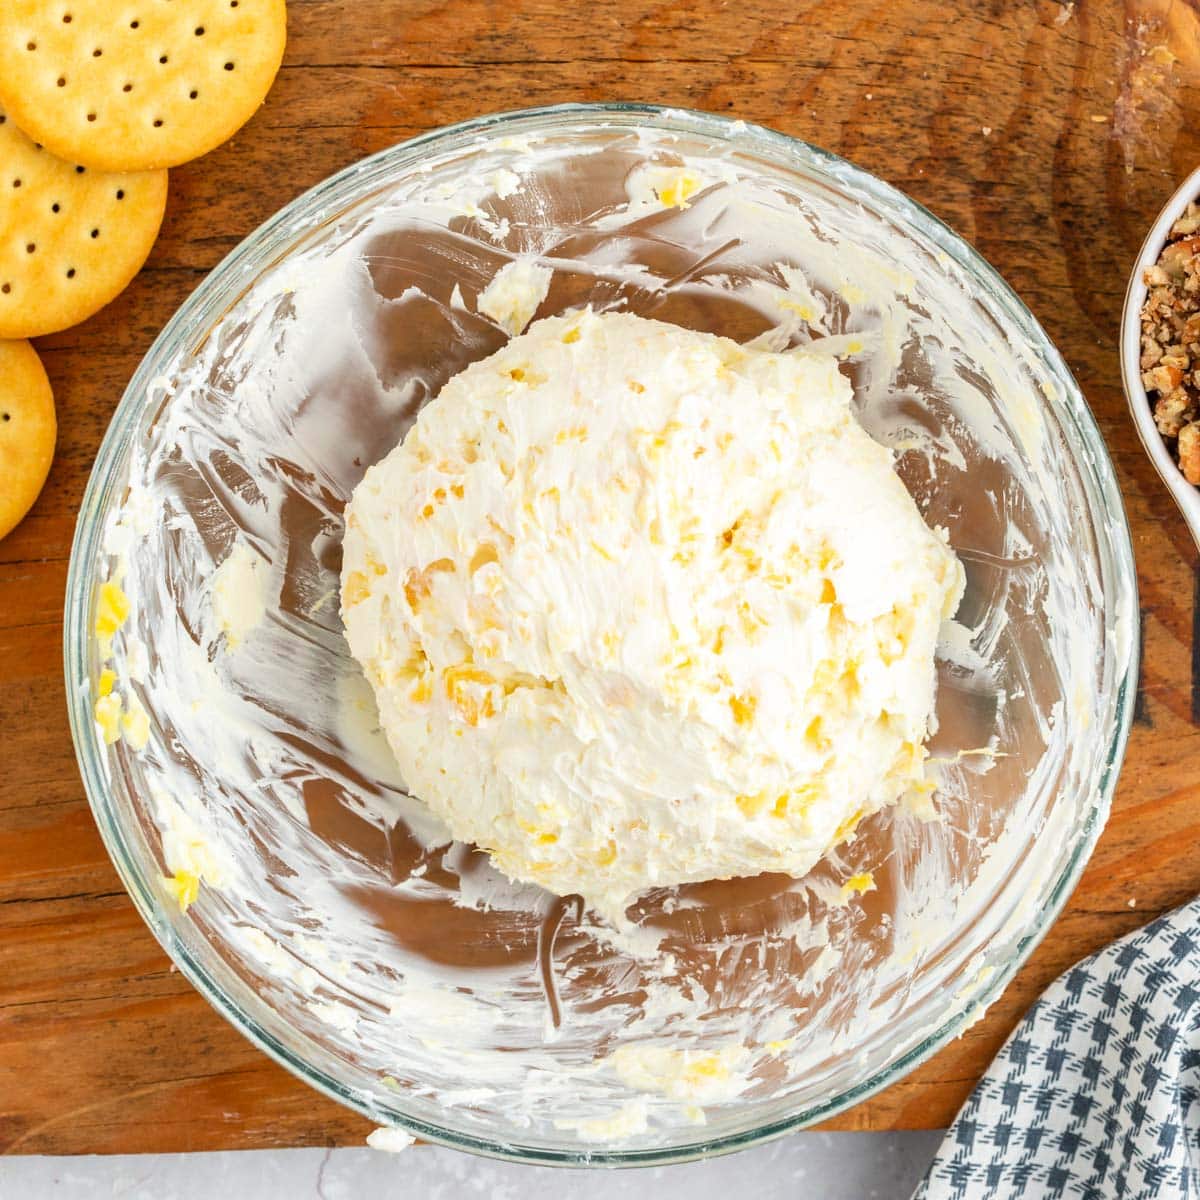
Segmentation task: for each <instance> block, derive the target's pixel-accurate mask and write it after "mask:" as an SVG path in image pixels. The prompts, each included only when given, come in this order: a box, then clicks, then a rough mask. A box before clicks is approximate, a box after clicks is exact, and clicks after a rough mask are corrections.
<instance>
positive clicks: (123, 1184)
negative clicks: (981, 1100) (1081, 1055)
mask: <svg viewBox="0 0 1200 1200" xmlns="http://www.w3.org/2000/svg"><path fill="white" fill-rule="evenodd" d="M941 1138H942V1134H941V1133H940V1132H937V1131H926V1132H891V1133H818V1132H803V1133H797V1134H793V1135H791V1136H790V1137H786V1138H782V1139H780V1140H779V1141H775V1142H771V1143H769V1144H768V1145H766V1146H758V1147H756V1148H755V1149H753V1150H746V1151H743V1152H742V1153H740V1154H733V1155H727V1156H726V1157H724V1158H719V1159H713V1160H711V1161H708V1162H699V1163H689V1164H686V1165H683V1166H676V1167H656V1168H646V1169H642V1170H624V1171H612V1170H591V1171H563V1170H560V1169H552V1168H548V1167H522V1166H516V1165H513V1164H511V1163H500V1162H492V1161H489V1160H485V1159H481V1158H474V1157H471V1156H470V1155H466V1154H460V1153H457V1152H455V1151H452V1150H444V1149H441V1148H437V1147H432V1146H414V1147H412V1148H410V1149H408V1150H405V1151H403V1152H402V1153H400V1154H385V1153H382V1152H380V1151H376V1150H369V1149H367V1148H365V1147H364V1148H362V1149H341V1150H242V1151H223V1152H220V1153H210V1154H125V1155H90V1156H86V1157H50V1156H43V1155H29V1156H18V1155H14V1156H10V1157H7V1158H0V1200H100V1198H105V1200H211V1198H213V1197H218V1198H221V1200H226V1198H227V1200H242V1198H243V1197H245V1198H249V1200H310V1198H311V1200H376V1198H379V1200H383V1198H384V1197H386V1198H387V1200H409V1198H410V1197H411V1198H412V1200H418V1198H419V1200H458V1197H484V1198H485V1200H551V1198H553V1200H626V1198H631V1197H643V1196H645V1197H653V1200H730V1197H731V1196H733V1195H736V1194H738V1193H742V1194H747V1193H748V1194H752V1195H753V1197H754V1200H785V1198H786V1200H808V1198H809V1197H820V1200H907V1198H908V1197H909V1196H911V1194H912V1191H913V1188H915V1187H916V1185H917V1183H918V1182H919V1180H920V1178H921V1176H922V1175H923V1174H924V1172H925V1169H926V1167H927V1166H928V1165H929V1162H930V1160H931V1158H932V1157H933V1153H934V1150H935V1149H936V1148H937V1145H938V1143H939V1141H940V1140H941Z"/></svg>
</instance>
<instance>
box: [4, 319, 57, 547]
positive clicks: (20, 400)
mask: <svg viewBox="0 0 1200 1200" xmlns="http://www.w3.org/2000/svg"><path fill="white" fill-rule="evenodd" d="M57 430H58V426H57V424H56V422H55V419H54V395H53V393H52V392H51V391H50V380H49V379H47V378H46V370H45V368H44V367H43V366H42V360H41V359H40V358H38V356H37V352H36V351H35V350H34V348H33V347H32V346H31V345H30V344H29V343H28V342H0V538H2V537H4V536H5V535H6V534H7V533H9V532H10V531H11V530H12V528H13V527H14V526H15V525H16V524H17V522H18V521H20V519H21V518H22V517H23V516H24V515H25V514H26V513H27V512H28V511H29V510H30V508H32V507H33V502H34V501H35V500H36V499H37V498H38V493H39V492H40V491H41V490H42V484H43V483H45V482H46V476H47V474H48V473H49V471H50V461H51V459H53V457H54V438H55V434H56V433H57Z"/></svg>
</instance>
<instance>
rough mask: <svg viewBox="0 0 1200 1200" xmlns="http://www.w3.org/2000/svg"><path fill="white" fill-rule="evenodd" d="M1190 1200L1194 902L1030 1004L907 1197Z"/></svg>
mask: <svg viewBox="0 0 1200 1200" xmlns="http://www.w3.org/2000/svg"><path fill="white" fill-rule="evenodd" d="M1015 1196H1020V1197H1022V1200H1041V1198H1043V1197H1064V1198H1070V1200H1200V899H1197V900H1194V901H1192V903H1191V904H1185V905H1184V906H1183V907H1182V908H1179V909H1176V910H1175V911H1174V912H1172V913H1168V914H1167V915H1166V916H1163V917H1160V918H1159V919H1158V920H1156V921H1152V922H1151V923H1150V924H1149V925H1147V926H1146V927H1145V928H1144V929H1141V930H1139V931H1138V932H1137V933H1133V934H1130V935H1129V936H1128V937H1126V938H1122V939H1121V940H1120V941H1119V942H1116V943H1114V944H1113V945H1111V946H1109V947H1107V948H1106V949H1104V950H1101V951H1100V953H1099V954H1095V955H1093V956H1092V957H1091V958H1088V959H1085V960H1084V961H1083V962H1081V963H1080V964H1079V965H1078V966H1076V967H1073V968H1072V969H1071V970H1070V971H1068V972H1067V973H1066V974H1065V975H1063V976H1062V977H1061V978H1059V979H1058V980H1057V981H1056V982H1055V983H1054V984H1053V985H1052V986H1051V987H1050V988H1049V989H1048V990H1047V991H1046V993H1045V995H1044V996H1042V998H1041V999H1040V1000H1039V1001H1038V1002H1037V1003H1036V1004H1035V1005H1034V1006H1033V1008H1032V1009H1030V1011H1029V1013H1028V1015H1027V1016H1026V1017H1025V1019H1024V1021H1022V1022H1021V1024H1020V1025H1019V1026H1018V1028H1017V1030H1016V1032H1015V1033H1014V1034H1013V1035H1012V1037H1011V1038H1009V1040H1008V1042H1007V1044H1006V1045H1005V1047H1004V1049H1003V1050H1001V1051H1000V1053H999V1055H997V1057H996V1061H995V1062H993V1063H992V1065H991V1067H990V1068H989V1069H988V1073H987V1074H986V1075H985V1076H984V1078H983V1080H982V1081H981V1082H980V1084H979V1086H978V1087H977V1088H976V1089H975V1091H974V1092H973V1093H972V1094H971V1097H970V1099H969V1100H968V1101H967V1103H966V1104H965V1105H964V1106H963V1109H962V1111H961V1112H960V1113H959V1114H958V1116H957V1118H956V1119H955V1121H954V1125H953V1126H952V1127H951V1129H950V1130H949V1131H948V1133H947V1134H946V1139H945V1141H943V1142H942V1145H941V1148H940V1149H939V1150H938V1153H937V1156H936V1157H935V1158H934V1161H933V1165H932V1166H931V1167H930V1169H929V1173H928V1175H926V1177H925V1179H924V1181H923V1182H922V1183H921V1186H920V1187H918V1188H917V1191H916V1193H915V1195H914V1197H913V1200H977V1198H978V1200H983V1198H984V1197H987V1198H988V1200H1005V1198H1006V1197H1015Z"/></svg>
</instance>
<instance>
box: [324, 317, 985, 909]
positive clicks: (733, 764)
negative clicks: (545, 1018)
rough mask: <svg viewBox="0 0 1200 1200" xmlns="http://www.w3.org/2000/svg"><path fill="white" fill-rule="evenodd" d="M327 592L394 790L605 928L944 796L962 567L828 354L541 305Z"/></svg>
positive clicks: (375, 494) (783, 864)
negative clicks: (669, 891) (541, 311)
mask: <svg viewBox="0 0 1200 1200" xmlns="http://www.w3.org/2000/svg"><path fill="white" fill-rule="evenodd" d="M341 584H342V613H343V618H344V621H345V626H346V633H347V637H348V640H349V645H350V649H351V651H352V653H353V654H354V657H355V658H356V659H357V660H358V661H359V663H361V665H362V667H363V669H364V671H365V673H366V676H367V678H368V680H369V681H370V683H371V685H372V687H373V688H374V691H375V695H376V699H377V702H378V706H379V712H380V719H381V725H382V728H383V730H384V732H385V734H386V736H387V739H388V742H389V744H390V745H391V748H392V750H393V752H394V754H395V756H396V759H397V762H398V764H399V767H400V771H401V774H402V776H403V778H404V780H405V783H406V784H407V787H408V789H409V790H410V791H411V793H412V794H413V795H415V796H417V797H418V798H419V799H420V800H422V801H423V802H424V803H425V804H426V805H428V806H429V808H430V809H432V810H433V811H434V812H435V813H436V814H437V815H438V816H440V817H441V818H442V819H443V820H444V821H445V822H446V824H447V825H448V826H449V828H450V830H451V832H452V833H453V835H454V836H455V837H456V838H458V839H460V840H462V841H465V842H471V843H474V844H475V845H477V846H479V847H480V848H481V849H483V850H485V851H486V852H487V853H488V854H489V855H490V856H491V858H492V860H493V862H494V863H495V865H496V866H497V867H498V868H499V869H500V870H501V871H502V872H504V874H506V875H507V876H509V877H510V878H512V879H514V880H519V881H528V882H534V883H537V884H540V885H542V886H543V887H545V888H547V889H549V890H550V891H552V892H555V893H558V894H559V895H571V894H579V895H582V896H583V898H584V900H585V901H586V903H587V904H588V905H589V906H590V907H592V908H593V909H594V910H595V911H596V912H597V913H599V914H600V915H601V916H603V917H605V918H606V919H607V920H609V921H611V922H613V923H615V924H618V925H620V924H622V923H623V921H624V915H625V910H626V907H627V905H628V904H629V903H630V902H632V901H633V900H634V899H635V898H636V897H637V896H638V895H639V894H640V893H642V892H644V891H646V890H647V889H650V888H654V887H663V886H669V885H674V884H680V883H686V882H694V881H700V880H710V879H728V878H733V877H737V876H749V875H757V874H760V873H762V872H765V871H775V872H783V873H786V874H790V875H793V876H801V875H804V874H805V873H806V872H807V871H809V870H810V869H811V868H812V866H813V865H814V864H815V863H816V862H817V860H818V859H819V858H821V857H822V856H823V855H824V854H825V853H826V852H827V851H828V850H830V849H832V848H833V847H834V846H836V845H837V844H839V843H840V842H842V841H844V840H845V839H846V838H847V837H848V836H850V835H851V834H852V832H853V830H854V828H855V826H856V825H857V823H858V822H859V821H860V820H861V819H862V818H863V817H865V816H867V815H868V814H870V813H872V812H875V811H877V810H878V809H880V808H883V807H885V806H887V805H890V804H894V803H896V802H897V801H899V800H901V799H903V798H906V797H917V798H919V797H922V796H924V795H926V794H928V792H929V791H930V790H931V789H932V786H933V784H932V780H931V778H930V777H929V775H928V773H927V767H926V759H927V750H926V748H925V741H926V739H927V737H928V736H929V734H930V733H931V731H932V725H933V722H934V717H933V711H934V698H935V683H936V676H935V664H934V652H935V646H936V643H937V638H938V631H939V628H940V626H941V624H942V622H943V621H944V620H946V619H947V618H949V617H951V616H952V615H953V614H954V611H955V609H956V607H957V605H958V602H959V600H960V598H961V596H962V591H963V571H962V567H961V566H960V564H959V562H958V559H957V558H956V557H955V555H954V554H953V552H952V551H951V550H950V549H949V547H948V545H947V542H946V539H945V536H944V535H943V534H942V533H941V532H940V531H934V530H931V529H930V528H928V527H927V526H926V524H925V523H924V521H923V520H922V518H921V515H920V513H919V511H918V509H917V507H916V505H915V504H914V502H913V500H912V499H911V497H910V496H909V494H908V492H907V491H906V490H905V488H904V485H903V484H902V483H901V481H900V479H899V478H898V477H897V475H896V474H895V472H894V470H893V460H892V452H891V451H889V450H888V449H886V448H885V447H883V446H881V445H880V444H878V443H877V442H875V441H874V440H873V439H872V438H871V437H870V436H869V435H868V434H867V433H866V431H865V430H864V429H863V428H862V426H861V425H860V424H859V423H858V420H857V419H856V417H855V415H854V412H853V409H852V389H851V386H850V383H849V382H848V381H847V380H846V378H845V377H844V376H843V375H842V374H841V373H840V372H839V370H838V366H837V362H836V360H835V359H833V358H831V357H829V356H826V355H817V354H814V353H811V352H805V351H803V350H799V351H790V352H786V353H775V352H772V351H770V350H767V349H760V348H755V347H754V346H752V345H747V346H740V345H738V344H737V343H735V342H733V341H730V340H728V339H725V338H719V337H715V336H712V335H710V334H703V333H695V332H690V331H687V330H684V329H681V328H679V327H676V326H674V325H669V324H665V323H662V322H659V321H653V320H647V319H644V318H641V317H637V316H633V315H629V314H622V313H605V314H597V313H593V312H592V311H590V310H584V311H581V312H576V313H573V314H569V315H567V316H562V317H551V318H546V319H544V320H541V321H538V322H537V323H536V324H534V325H533V326H532V327H530V329H529V330H528V331H527V332H526V333H523V334H520V335H518V336H516V337H513V338H512V339H511V340H510V341H509V342H508V343H507V344H506V345H505V346H503V347H502V348H501V349H500V350H498V351H496V352H495V353H494V354H492V355H491V356H490V357H487V358H485V359H482V360H481V361H478V362H475V363H473V364H471V365H470V366H468V367H467V368H466V369H465V370H463V371H462V372H461V373H460V374H458V375H456V376H454V377H453V378H452V379H450V380H449V382H448V383H446V385H445V386H444V387H443V388H442V390H441V392H440V393H439V395H438V396H437V397H436V399H434V400H433V401H432V402H431V403H429V404H428V405H427V406H426V407H425V408H424V409H423V410H422V411H421V413H420V415H419V416H418V418H417V421H416V423H415V424H414V426H413V427H412V428H411V430H410V431H409V433H408V434H407V436H406V437H405V438H404V440H403V441H402V442H401V444H400V445H399V446H397V447H396V448H395V449H394V450H393V451H392V452H391V453H390V454H389V455H388V456H387V457H386V458H384V459H383V461H381V462H380V463H378V464H377V465H376V466H374V467H373V468H371V469H370V470H369V471H368V472H367V474H366V476H365V477H364V478H363V480H362V482H361V483H360V484H359V485H358V487H357V488H356V489H355V491H354V494H353V497H352V499H351V502H350V505H349V507H348V508H347V510H346V537H345V544H344V558H343V567H342V578H341Z"/></svg>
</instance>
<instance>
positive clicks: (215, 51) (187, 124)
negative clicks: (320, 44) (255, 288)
mask: <svg viewBox="0 0 1200 1200" xmlns="http://www.w3.org/2000/svg"><path fill="white" fill-rule="evenodd" d="M113 7H114V6H113V4H112V0H57V2H56V0H3V3H0V105H2V106H3V107H5V108H6V109H7V111H8V112H9V114H10V116H11V117H12V118H13V120H15V121H16V123H17V124H18V125H20V126H21V128H23V129H24V130H25V131H26V132H27V133H28V134H30V136H31V137H33V138H34V139H35V140H38V141H41V142H43V143H44V144H45V145H46V147H47V148H48V149H49V150H50V151H51V152H52V153H55V154H57V155H58V156H59V157H60V158H65V159H68V160H70V161H72V162H79V163H83V164H85V165H87V166H91V167H94V168H96V169H99V170H143V169H150V168H159V167H171V166H176V165H178V164H179V163H182V162H186V161H188V160H189V159H192V158H195V157H197V156H198V155H200V154H204V153H206V152H208V151H209V150H211V149H214V148H215V147H216V146H218V145H220V144H221V143H222V142H224V141H226V140H227V139H228V138H229V137H231V136H232V135H233V134H234V133H235V132H236V131H237V130H238V129H239V128H240V127H241V126H242V125H243V124H244V123H245V122H246V121H247V120H249V119H250V118H251V117H252V116H253V115H254V113H255V111H256V110H257V109H258V107H259V105H260V104H261V103H262V101H263V99H264V98H265V96H266V94H267V91H268V90H269V88H270V86H271V83H272V82H273V80H274V78H275V75H276V73H277V72H278V69H279V65H280V62H281V60H282V56H283V47H284V41H285V38H286V7H285V3H284V0H172V2H171V3H169V4H167V3H162V2H161V0H146V2H145V3H144V4H140V3H139V4H137V5H136V6H135V5H133V4H131V5H129V6H126V7H124V8H123V11H121V12H119V13H114V12H113ZM67 17H69V18H70V20H67V19H66V18H67ZM30 47H32V49H30ZM59 81H61V82H59Z"/></svg>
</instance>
